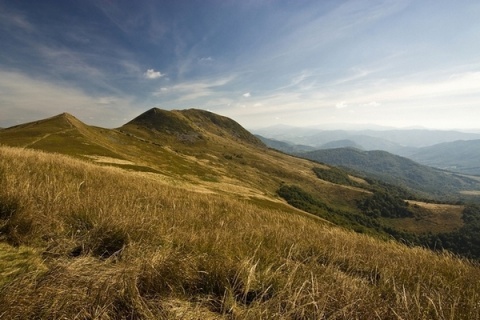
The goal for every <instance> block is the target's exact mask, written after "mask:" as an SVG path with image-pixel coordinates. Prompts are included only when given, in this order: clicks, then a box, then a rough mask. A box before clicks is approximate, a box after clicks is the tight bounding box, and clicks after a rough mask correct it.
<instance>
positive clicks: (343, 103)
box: [335, 101, 348, 109]
mask: <svg viewBox="0 0 480 320" xmlns="http://www.w3.org/2000/svg"><path fill="white" fill-rule="evenodd" d="M346 107H348V104H347V103H346V102H345V101H341V102H339V103H337V104H336V105H335V108H337V109H344V108H346Z"/></svg>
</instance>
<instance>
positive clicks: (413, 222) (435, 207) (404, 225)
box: [383, 200, 465, 233]
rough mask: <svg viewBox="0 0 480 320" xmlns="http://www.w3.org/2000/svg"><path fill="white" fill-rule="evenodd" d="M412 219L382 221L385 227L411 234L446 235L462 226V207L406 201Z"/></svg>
mask: <svg viewBox="0 0 480 320" xmlns="http://www.w3.org/2000/svg"><path fill="white" fill-rule="evenodd" d="M407 203H408V204H409V205H410V207H409V208H410V210H411V211H412V212H413V213H414V215H415V216H414V217H409V218H401V219H394V220H391V219H384V220H383V222H384V223H385V224H387V225H389V224H390V225H392V226H393V227H395V228H398V229H400V230H404V231H407V232H412V233H427V232H433V233H448V232H453V231H457V230H459V229H460V228H461V227H462V226H463V225H464V223H463V219H462V213H463V210H464V209H465V207H464V206H462V205H451V204H438V203H427V202H421V201H412V200H408V201H407Z"/></svg>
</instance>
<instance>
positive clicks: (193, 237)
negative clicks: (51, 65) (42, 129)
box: [0, 147, 480, 319]
mask: <svg viewBox="0 0 480 320" xmlns="http://www.w3.org/2000/svg"><path fill="white" fill-rule="evenodd" d="M208 182H209V181H206V183H208ZM172 184H173V182H171V183H169V182H168V181H167V182H166V181H165V179H162V178H159V179H156V175H155V174H154V173H151V172H150V173H148V174H139V173H137V172H130V171H126V170H122V169H120V168H114V167H105V166H100V165H97V164H92V163H87V162H83V161H81V160H78V159H73V158H70V157H67V156H62V155H58V154H48V153H43V152H39V151H33V150H25V149H17V148H10V147H0V186H1V187H0V232H1V233H0V239H1V241H0V270H1V271H0V318H2V319H172V318H178V319H479V318H480V267H479V266H478V265H476V264H473V263H471V262H469V261H467V260H462V259H458V258H456V257H454V256H452V255H450V254H436V253H433V252H431V251H428V250H424V249H421V248H408V247H406V246H403V245H401V244H398V243H397V242H394V241H382V240H378V239H374V238H372V237H369V236H366V235H360V234H356V233H353V232H349V231H346V230H344V229H340V228H337V227H335V226H333V225H331V224H329V223H325V222H323V221H321V220H319V219H317V218H314V217H311V216H309V215H307V214H299V213H297V212H296V210H293V209H288V208H287V207H286V206H285V205H273V204H272V203H271V202H268V205H266V204H265V203H264V202H262V201H260V200H258V201H257V202H255V201H247V200H245V199H246V198H242V197H233V196H229V195H228V194H227V193H225V194H222V193H217V194H214V193H207V192H203V191H202V190H201V188H200V187H199V190H195V188H190V187H189V186H182V185H180V186H178V187H175V186H173V185H172Z"/></svg>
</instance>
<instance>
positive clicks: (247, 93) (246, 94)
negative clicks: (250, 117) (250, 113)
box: [243, 92, 251, 98]
mask: <svg viewBox="0 0 480 320" xmlns="http://www.w3.org/2000/svg"><path fill="white" fill-rule="evenodd" d="M243 96H244V97H245V98H249V97H251V94H250V92H246V93H244V94H243Z"/></svg>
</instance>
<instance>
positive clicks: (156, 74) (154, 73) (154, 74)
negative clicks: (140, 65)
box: [143, 69, 165, 79]
mask: <svg viewBox="0 0 480 320" xmlns="http://www.w3.org/2000/svg"><path fill="white" fill-rule="evenodd" d="M143 75H144V76H145V78H147V79H158V78H161V77H163V76H165V74H163V73H161V72H160V71H155V70H154V69H148V70H147V71H146V72H145V73H144V74H143Z"/></svg>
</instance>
